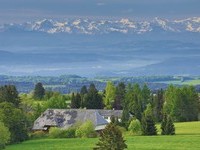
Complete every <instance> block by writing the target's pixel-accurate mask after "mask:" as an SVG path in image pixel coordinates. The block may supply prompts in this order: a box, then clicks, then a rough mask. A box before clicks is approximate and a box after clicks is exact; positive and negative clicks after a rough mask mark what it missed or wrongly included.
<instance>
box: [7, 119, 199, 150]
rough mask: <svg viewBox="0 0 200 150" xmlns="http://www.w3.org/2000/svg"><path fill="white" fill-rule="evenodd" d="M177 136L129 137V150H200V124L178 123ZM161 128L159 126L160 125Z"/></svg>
mask: <svg viewBox="0 0 200 150" xmlns="http://www.w3.org/2000/svg"><path fill="white" fill-rule="evenodd" d="M175 126H176V135H175V136H161V135H158V136H129V135H126V136H125V139H126V141H127V145H128V149H130V150H133V149H136V150H199V149H200V122H189V123H176V124H175ZM158 128H159V125H158ZM158 131H160V130H158ZM97 141H98V139H97V138H93V139H79V138H76V139H41V140H30V141H26V142H23V143H22V144H16V145H10V146H7V148H6V150H40V149H41V150H89V149H92V148H93V147H94V146H95V143H96V142H97Z"/></svg>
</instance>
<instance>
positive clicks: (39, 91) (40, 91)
mask: <svg viewBox="0 0 200 150" xmlns="http://www.w3.org/2000/svg"><path fill="white" fill-rule="evenodd" d="M44 95H45V89H44V87H43V85H42V83H40V82H39V83H37V84H36V85H35V89H34V93H33V97H34V98H35V99H40V100H41V99H42V98H43V97H44Z"/></svg>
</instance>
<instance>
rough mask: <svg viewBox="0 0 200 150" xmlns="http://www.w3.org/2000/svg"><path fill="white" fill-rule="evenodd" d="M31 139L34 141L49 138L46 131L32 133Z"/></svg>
mask: <svg viewBox="0 0 200 150" xmlns="http://www.w3.org/2000/svg"><path fill="white" fill-rule="evenodd" d="M30 137H31V138H32V139H38V138H45V137H47V133H45V132H44V131H35V132H33V133H31V135H30Z"/></svg>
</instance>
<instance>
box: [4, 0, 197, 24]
mask: <svg viewBox="0 0 200 150" xmlns="http://www.w3.org/2000/svg"><path fill="white" fill-rule="evenodd" d="M199 7H200V0H0V23H8V22H24V21H31V20H35V19H40V18H58V19H63V18H68V17H74V16H75V17H87V16H89V17H131V18H136V19H151V18H153V17H156V16H159V17H164V18H168V19H173V18H186V17H191V16H197V17H198V16H200V9H199Z"/></svg>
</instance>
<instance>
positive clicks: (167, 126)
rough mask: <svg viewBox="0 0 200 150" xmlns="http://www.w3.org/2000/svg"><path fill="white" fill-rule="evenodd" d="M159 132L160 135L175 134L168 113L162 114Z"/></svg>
mask: <svg viewBox="0 0 200 150" xmlns="http://www.w3.org/2000/svg"><path fill="white" fill-rule="evenodd" d="M161 130H162V131H161V134H162V135H174V134H175V127H174V123H173V120H172V117H171V116H170V115H167V114H164V115H163V120H162V123H161Z"/></svg>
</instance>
